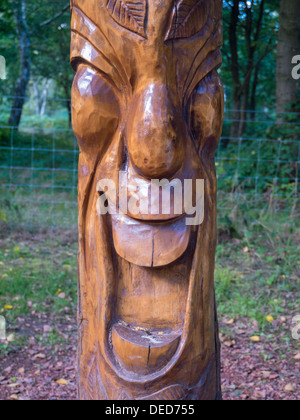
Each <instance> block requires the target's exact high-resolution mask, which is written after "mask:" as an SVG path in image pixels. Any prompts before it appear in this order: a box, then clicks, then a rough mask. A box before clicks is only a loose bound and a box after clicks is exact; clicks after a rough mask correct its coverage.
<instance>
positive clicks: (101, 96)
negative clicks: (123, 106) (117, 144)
mask: <svg viewBox="0 0 300 420" xmlns="http://www.w3.org/2000/svg"><path fill="white" fill-rule="evenodd" d="M119 121H120V108H119V102H118V99H117V97H116V95H115V94H114V91H113V89H112V88H111V87H110V86H109V84H108V83H107V82H106V81H105V80H104V79H103V78H101V76H100V75H99V74H98V73H97V72H96V71H94V70H92V69H90V68H89V67H87V66H83V65H81V66H80V67H79V69H78V71H77V74H76V76H75V78H74V82H73V86H72V122H73V130H74V132H75V135H76V137H77V140H78V143H79V147H80V151H81V152H83V153H87V154H93V155H94V156H95V155H99V153H100V154H103V153H105V151H106V150H107V148H108V146H109V144H110V142H111V141H112V139H113V137H114V135H115V133H116V131H117V128H118V125H119Z"/></svg>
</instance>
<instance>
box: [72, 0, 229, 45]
mask: <svg viewBox="0 0 300 420" xmlns="http://www.w3.org/2000/svg"><path fill="white" fill-rule="evenodd" d="M71 6H72V7H77V8H80V9H81V10H82V12H83V13H84V14H85V15H86V16H87V17H89V18H91V19H93V21H94V23H95V24H96V25H98V26H99V25H101V26H103V24H104V25H105V26H106V27H107V28H108V29H109V28H110V27H111V28H116V26H117V25H118V26H121V27H122V28H125V29H126V30H128V31H129V32H131V33H132V34H135V35H138V36H140V37H142V38H145V39H155V38H156V39H157V38H160V40H161V38H162V37H163V38H164V40H165V41H171V40H177V39H184V38H190V37H193V36H194V35H196V34H197V33H199V32H201V30H202V29H203V28H204V27H205V26H207V23H208V22H209V20H211V19H215V20H218V18H220V17H221V13H222V0H71ZM103 16H106V18H105V20H104V21H103V20H102V19H101V18H102V17H103ZM205 35H206V36H207V35H208V34H205ZM132 40H134V36H133V37H132Z"/></svg>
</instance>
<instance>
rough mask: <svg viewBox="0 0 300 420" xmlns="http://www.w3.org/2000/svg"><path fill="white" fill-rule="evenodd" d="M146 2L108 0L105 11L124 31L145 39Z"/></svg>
mask: <svg viewBox="0 0 300 420" xmlns="http://www.w3.org/2000/svg"><path fill="white" fill-rule="evenodd" d="M146 6H147V5H146V0H108V1H107V5H106V7H107V9H108V11H109V13H110V15H111V16H112V18H113V19H114V20H115V21H116V22H117V23H118V24H119V25H121V26H123V27H124V28H126V29H130V30H131V31H133V32H135V33H137V34H139V35H141V36H143V37H144V38H145V37H146V35H145V20H146V9H147V7H146Z"/></svg>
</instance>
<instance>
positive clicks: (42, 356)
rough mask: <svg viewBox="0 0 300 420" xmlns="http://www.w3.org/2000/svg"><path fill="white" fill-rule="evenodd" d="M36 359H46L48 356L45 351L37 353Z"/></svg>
mask: <svg viewBox="0 0 300 420" xmlns="http://www.w3.org/2000/svg"><path fill="white" fill-rule="evenodd" d="M34 358H35V359H46V356H45V355H44V354H43V353H39V354H36V355H35V356H34Z"/></svg>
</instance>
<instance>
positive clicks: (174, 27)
mask: <svg viewBox="0 0 300 420" xmlns="http://www.w3.org/2000/svg"><path fill="white" fill-rule="evenodd" d="M210 7H211V0H179V1H178V2H177V5H176V6H175V8H174V12H173V18H172V23H171V27H170V29H169V31H168V34H167V37H166V40H172V39H179V38H190V37H192V36H193V35H195V34H197V33H198V32H200V31H201V29H203V27H204V26H205V24H206V22H207V19H208V16H209V12H210Z"/></svg>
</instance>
